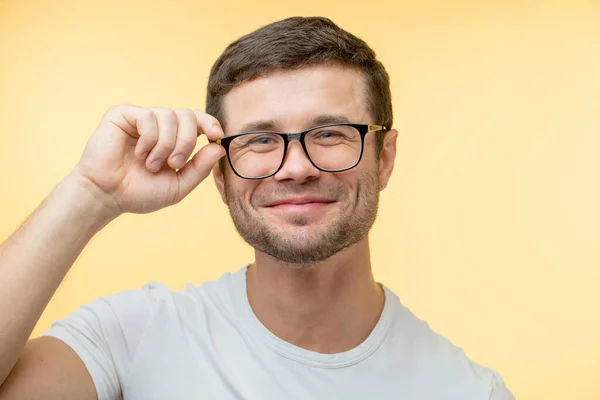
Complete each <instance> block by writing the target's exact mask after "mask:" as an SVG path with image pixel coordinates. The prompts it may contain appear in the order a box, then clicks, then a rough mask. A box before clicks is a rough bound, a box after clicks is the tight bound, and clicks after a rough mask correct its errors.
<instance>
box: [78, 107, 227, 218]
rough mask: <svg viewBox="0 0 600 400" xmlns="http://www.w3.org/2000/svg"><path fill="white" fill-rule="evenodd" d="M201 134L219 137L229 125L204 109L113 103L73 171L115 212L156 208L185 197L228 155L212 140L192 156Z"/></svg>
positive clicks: (210, 137) (211, 137)
mask: <svg viewBox="0 0 600 400" xmlns="http://www.w3.org/2000/svg"><path fill="white" fill-rule="evenodd" d="M200 134H205V135H206V136H208V138H209V139H212V140H216V139H219V138H220V137H222V136H223V130H222V128H221V125H220V124H219V121H217V120H216V119H215V118H214V117H212V116H210V115H208V114H206V113H204V112H201V111H196V110H187V109H180V110H170V109H166V108H141V107H135V106H131V105H120V106H116V107H112V108H110V109H109V110H108V112H107V113H106V114H105V115H104V117H103V119H102V121H101V122H100V125H99V126H98V128H97V130H96V132H95V133H94V134H93V135H92V137H91V138H90V140H89V142H88V144H87V146H86V148H85V150H84V152H83V155H82V157H81V160H80V161H79V163H78V164H77V166H76V167H75V169H74V171H73V173H74V174H76V175H77V177H78V178H83V180H84V181H85V182H86V186H88V187H91V188H92V190H91V192H92V193H93V195H94V196H95V197H97V198H98V199H99V200H100V201H102V203H103V204H104V205H105V206H107V207H109V208H110V209H111V210H113V212H114V213H115V216H116V215H119V214H121V213H125V212H132V213H148V212H152V211H156V210H159V209H161V208H164V207H168V206H170V205H173V204H176V203H178V202H180V201H181V200H182V199H183V198H184V197H185V196H187V195H188V194H189V193H190V192H191V191H192V190H193V189H194V188H195V187H196V186H198V184H199V183H200V182H202V181H203V180H204V179H205V178H206V177H207V176H208V175H209V173H210V171H211V169H212V167H213V166H214V165H215V163H216V162H217V161H218V160H219V159H220V158H221V157H223V156H224V155H225V149H223V147H221V146H219V145H217V144H213V143H209V144H207V145H205V146H204V147H202V148H201V149H200V150H199V151H198V152H197V153H196V154H195V155H194V156H193V157H192V159H191V160H189V161H187V160H188V158H189V157H190V155H191V154H192V151H193V150H194V148H195V146H196V141H197V138H198V135H200Z"/></svg>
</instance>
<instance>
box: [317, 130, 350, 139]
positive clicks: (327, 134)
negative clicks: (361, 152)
mask: <svg viewBox="0 0 600 400" xmlns="http://www.w3.org/2000/svg"><path fill="white" fill-rule="evenodd" d="M342 136H344V134H343V133H341V132H337V131H320V132H319V133H317V135H316V137H317V138H321V139H331V138H338V137H342Z"/></svg>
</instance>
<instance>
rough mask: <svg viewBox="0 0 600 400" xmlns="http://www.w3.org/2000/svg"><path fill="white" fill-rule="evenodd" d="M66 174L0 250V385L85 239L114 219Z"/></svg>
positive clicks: (82, 246)
mask: <svg viewBox="0 0 600 400" xmlns="http://www.w3.org/2000/svg"><path fill="white" fill-rule="evenodd" d="M85 185H86V182H85V181H81V180H78V179H77V178H76V177H75V176H74V175H70V176H68V177H67V178H65V180H63V181H62V182H61V183H60V184H59V185H58V186H57V187H56V188H55V190H54V191H53V192H52V193H51V194H50V196H49V197H48V198H47V199H46V200H45V201H44V202H43V203H42V204H41V205H40V207H39V208H38V209H37V210H36V211H35V212H34V213H33V214H32V215H31V216H30V217H29V219H28V220H27V221H26V222H25V223H24V224H23V225H22V226H21V227H20V228H19V229H18V230H17V231H16V232H15V233H14V234H13V235H12V236H11V237H10V238H9V239H8V240H7V241H6V242H5V243H4V244H3V245H2V246H0V384H1V383H2V382H3V381H4V379H5V378H6V377H7V376H8V374H9V372H10V370H11V369H12V367H13V366H14V365H15V364H16V362H17V361H18V359H19V357H20V355H21V353H22V351H23V349H24V346H25V343H26V342H27V340H28V338H29V336H30V335H31V332H32V331H33V328H34V327H35V325H36V323H37V321H38V320H39V318H40V316H41V314H42V312H43V311H44V309H45V308H46V306H47V304H48V302H49V301H50V299H51V298H52V296H53V295H54V293H55V292H56V290H57V288H58V286H59V285H60V283H61V282H62V280H63V279H64V277H65V275H66V274H67V272H68V271H69V269H70V268H71V266H72V265H73V263H74V262H75V260H76V259H77V257H78V256H79V254H80V253H81V251H82V250H83V248H84V247H85V245H86V244H87V243H88V242H89V240H90V239H91V238H92V237H93V236H94V235H95V234H96V233H97V232H98V231H99V230H100V229H102V228H103V227H104V226H105V225H106V224H107V223H108V222H109V221H110V220H111V219H112V218H114V215H112V214H111V212H109V210H108V209H107V208H106V207H104V206H103V205H102V204H101V203H100V202H99V201H98V200H97V199H96V198H95V197H94V195H93V194H92V192H90V191H89V190H88V188H86V187H85Z"/></svg>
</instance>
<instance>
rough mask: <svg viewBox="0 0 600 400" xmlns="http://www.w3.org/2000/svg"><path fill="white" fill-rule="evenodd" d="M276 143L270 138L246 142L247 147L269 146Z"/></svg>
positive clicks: (258, 138)
mask: <svg viewBox="0 0 600 400" xmlns="http://www.w3.org/2000/svg"><path fill="white" fill-rule="evenodd" d="M273 143H276V141H275V140H274V139H273V137H272V136H258V137H255V138H252V139H251V140H249V141H248V144H249V145H251V146H252V145H269V144H273Z"/></svg>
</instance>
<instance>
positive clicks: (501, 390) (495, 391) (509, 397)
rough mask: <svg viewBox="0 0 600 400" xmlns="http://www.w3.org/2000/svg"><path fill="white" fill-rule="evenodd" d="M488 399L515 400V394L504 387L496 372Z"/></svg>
mask: <svg viewBox="0 0 600 400" xmlns="http://www.w3.org/2000/svg"><path fill="white" fill-rule="evenodd" d="M490 400H515V396H514V395H513V394H512V393H511V391H510V390H509V389H508V388H507V387H506V385H505V384H504V381H503V380H502V378H501V377H500V375H498V374H497V373H495V374H494V379H493V382H492V393H491V394H490Z"/></svg>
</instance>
